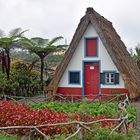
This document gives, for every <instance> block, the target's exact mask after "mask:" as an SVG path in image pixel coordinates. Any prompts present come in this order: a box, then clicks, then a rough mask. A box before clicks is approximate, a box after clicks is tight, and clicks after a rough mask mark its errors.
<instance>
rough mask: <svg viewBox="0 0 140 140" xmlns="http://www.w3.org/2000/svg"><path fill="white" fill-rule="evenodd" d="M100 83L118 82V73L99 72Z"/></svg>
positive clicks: (111, 83)
mask: <svg viewBox="0 0 140 140" xmlns="http://www.w3.org/2000/svg"><path fill="white" fill-rule="evenodd" d="M100 83H101V84H107V85H116V84H119V73H116V72H114V71H109V72H103V73H100Z"/></svg>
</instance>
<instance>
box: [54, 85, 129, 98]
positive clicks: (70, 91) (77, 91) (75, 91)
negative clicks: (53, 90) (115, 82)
mask: <svg viewBox="0 0 140 140" xmlns="http://www.w3.org/2000/svg"><path fill="white" fill-rule="evenodd" d="M113 92H118V93H127V94H128V90H127V89H124V88H101V93H102V94H112V93H113ZM57 94H64V95H80V96H82V88H74V87H58V89H57Z"/></svg>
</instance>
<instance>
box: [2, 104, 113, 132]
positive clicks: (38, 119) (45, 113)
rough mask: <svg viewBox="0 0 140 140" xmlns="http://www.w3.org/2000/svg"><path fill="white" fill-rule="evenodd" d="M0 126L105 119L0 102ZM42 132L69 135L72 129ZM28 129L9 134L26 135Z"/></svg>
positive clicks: (14, 130) (57, 128) (65, 128)
mask: <svg viewBox="0 0 140 140" xmlns="http://www.w3.org/2000/svg"><path fill="white" fill-rule="evenodd" d="M0 112H1V113H0V126H37V125H43V124H56V123H63V122H69V121H73V120H77V121H85V122H86V121H94V120H97V119H105V118H107V117H106V116H105V115H100V116H97V117H93V116H91V115H80V114H78V113H73V114H71V115H69V114H66V113H60V112H59V113H58V112H55V111H52V110H50V109H48V108H47V107H45V108H42V109H41V110H38V109H31V108H29V107H28V106H26V105H25V104H17V103H14V102H11V101H0ZM113 124H114V122H111V121H108V122H106V121H105V122H102V123H101V126H110V125H113ZM42 130H43V132H45V133H46V134H49V135H54V134H59V133H61V132H62V131H65V132H67V133H69V131H72V128H71V127H70V128H69V126H67V127H62V128H61V127H59V126H57V127H47V128H42ZM28 131H29V130H28V129H13V130H10V132H11V133H16V134H17V133H18V134H20V135H22V134H26V133H27V132H28Z"/></svg>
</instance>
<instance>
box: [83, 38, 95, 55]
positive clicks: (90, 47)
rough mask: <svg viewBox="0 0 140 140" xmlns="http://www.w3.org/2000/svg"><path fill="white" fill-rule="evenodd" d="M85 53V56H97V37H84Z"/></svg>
mask: <svg viewBox="0 0 140 140" xmlns="http://www.w3.org/2000/svg"><path fill="white" fill-rule="evenodd" d="M85 53H86V54H85V55H86V56H87V57H92V56H97V38H86V50H85Z"/></svg>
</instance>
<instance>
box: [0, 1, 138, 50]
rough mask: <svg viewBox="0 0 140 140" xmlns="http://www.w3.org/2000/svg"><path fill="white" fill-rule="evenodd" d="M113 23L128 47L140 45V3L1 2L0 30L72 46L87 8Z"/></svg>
mask: <svg viewBox="0 0 140 140" xmlns="http://www.w3.org/2000/svg"><path fill="white" fill-rule="evenodd" d="M87 7H93V8H94V9H95V10H96V11H97V12H98V13H100V14H101V15H102V16H104V17H105V18H107V19H108V20H109V21H111V22H112V23H113V26H114V27H115V29H116V31H117V32H118V34H119V35H120V36H121V39H122V40H123V42H124V43H125V44H126V46H127V48H128V49H129V48H134V47H135V46H137V44H138V43H139V42H140V16H139V14H140V8H139V7H140V0H0V29H2V30H4V31H5V32H6V33H8V31H9V30H11V29H14V28H17V27H21V28H22V29H23V30H26V29H29V31H28V32H27V33H26V34H25V35H26V36H28V37H43V38H47V39H51V38H53V37H56V36H60V35H61V36H63V37H64V38H66V40H67V43H68V44H69V43H70V41H71V39H72V37H73V34H74V32H75V30H76V28H77V25H78V23H79V21H80V18H82V16H84V14H85V11H86V8H87Z"/></svg>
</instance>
